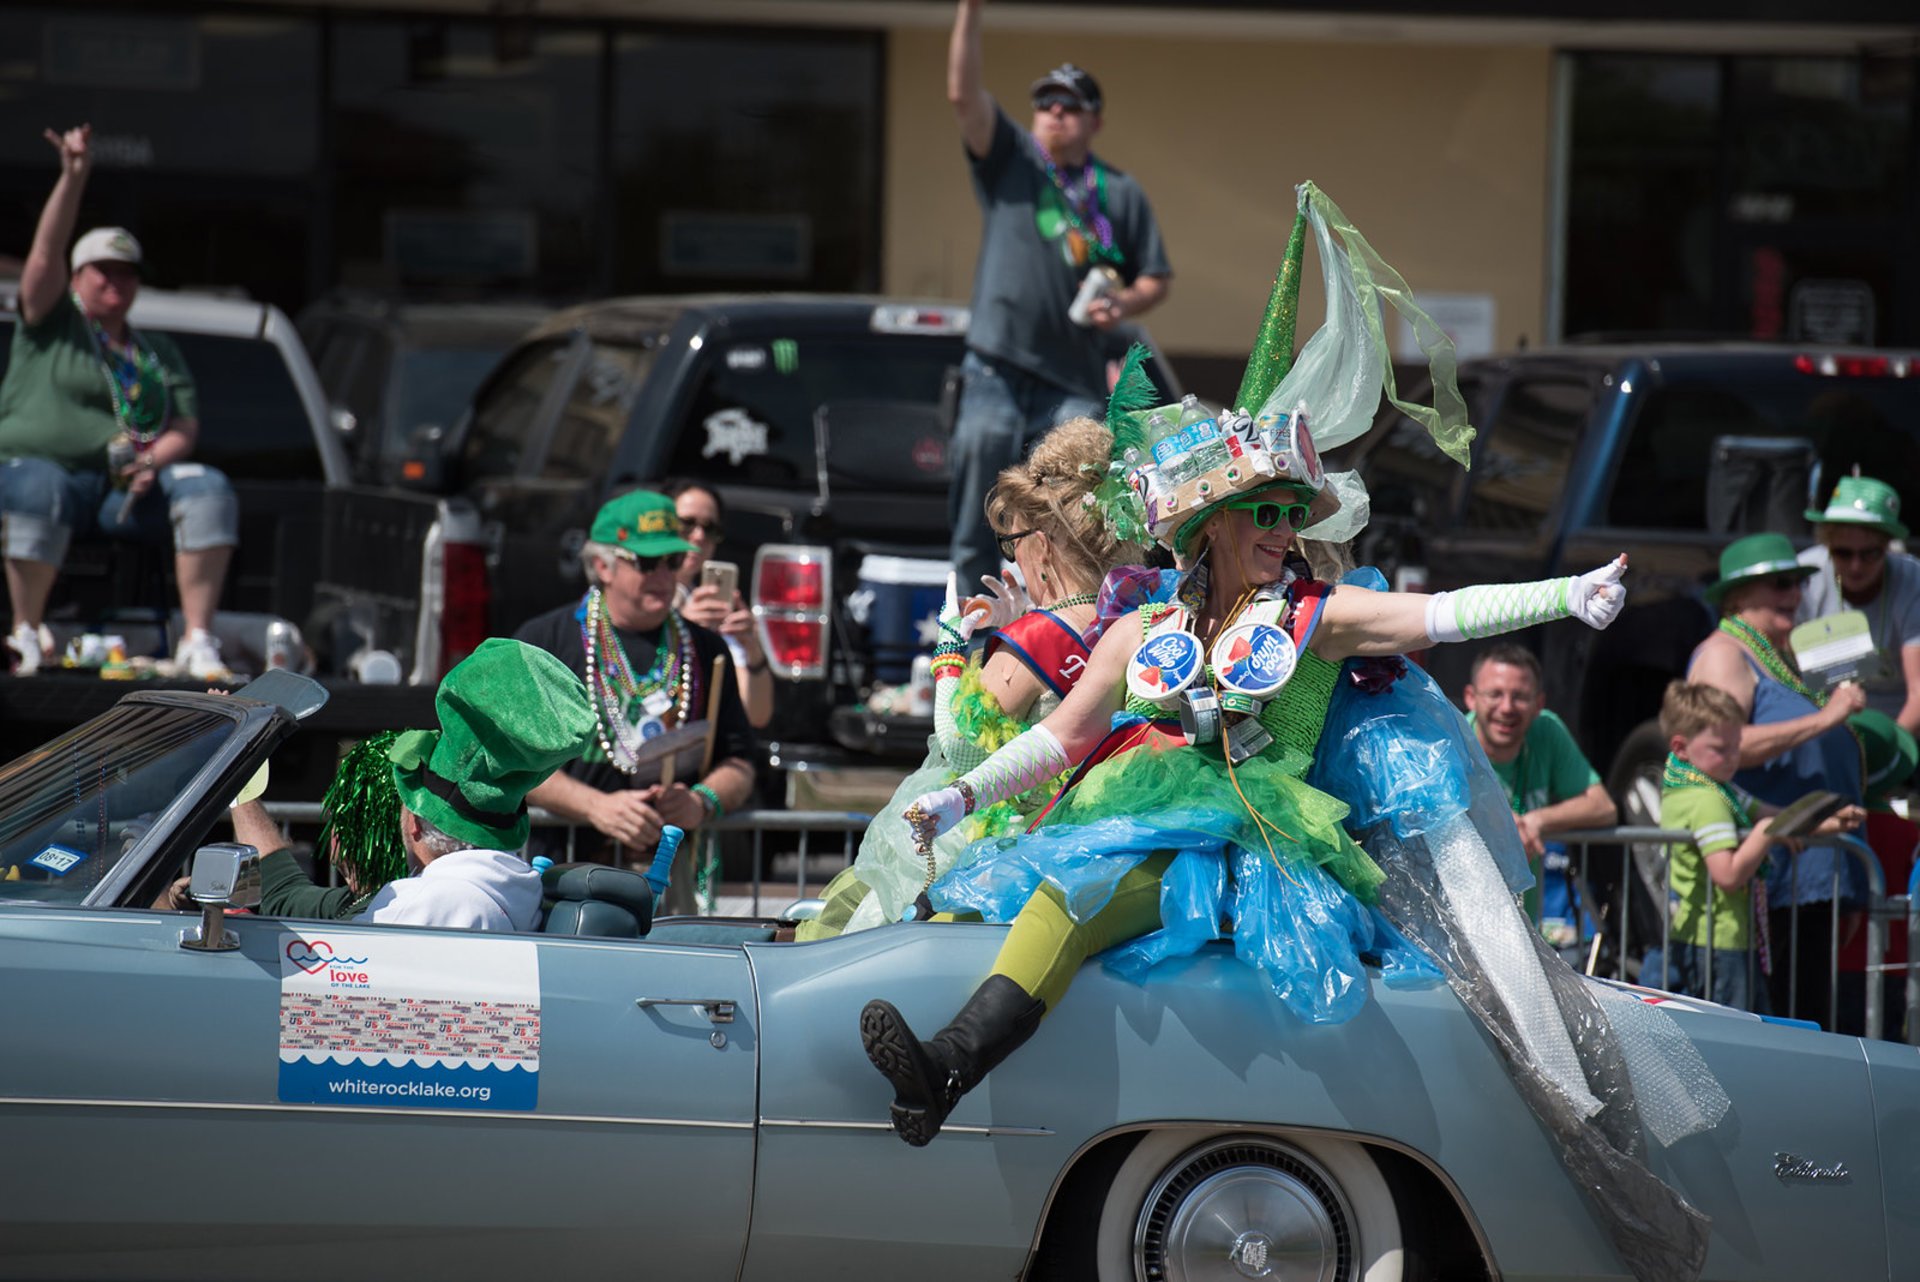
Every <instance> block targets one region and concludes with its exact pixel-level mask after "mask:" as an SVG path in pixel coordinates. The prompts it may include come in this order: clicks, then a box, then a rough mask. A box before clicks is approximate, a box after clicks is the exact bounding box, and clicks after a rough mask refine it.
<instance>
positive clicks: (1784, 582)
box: [1767, 574, 1807, 592]
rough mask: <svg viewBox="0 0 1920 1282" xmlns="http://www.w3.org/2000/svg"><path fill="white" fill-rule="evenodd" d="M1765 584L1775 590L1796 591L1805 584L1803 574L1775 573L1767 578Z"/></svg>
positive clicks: (1805, 580) (1805, 579)
mask: <svg viewBox="0 0 1920 1282" xmlns="http://www.w3.org/2000/svg"><path fill="white" fill-rule="evenodd" d="M1767 586H1768V587H1770V588H1772V589H1773V590H1774V591H1775V592H1798V591H1799V590H1800V589H1801V588H1804V587H1806V586H1807V576H1806V575H1804V574H1776V575H1774V576H1773V577H1772V578H1770V579H1768V580H1767Z"/></svg>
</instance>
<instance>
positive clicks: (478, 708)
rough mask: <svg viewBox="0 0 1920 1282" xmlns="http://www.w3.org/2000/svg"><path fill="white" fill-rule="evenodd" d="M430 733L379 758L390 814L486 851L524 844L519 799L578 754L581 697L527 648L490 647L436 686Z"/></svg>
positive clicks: (584, 739) (406, 738) (583, 723)
mask: <svg viewBox="0 0 1920 1282" xmlns="http://www.w3.org/2000/svg"><path fill="white" fill-rule="evenodd" d="M433 707H434V711H435V712H436V713H438V714H439V717H440V728H439V729H438V730H409V731H407V732H405V733H404V734H402V735H401V736H400V737H399V738H398V739H396V740H394V743H393V747H392V748H391V749H389V750H388V752H387V759H388V760H389V761H391V762H392V763H393V781H394V784H395V785H396V786H397V787H398V788H399V790H400V804H401V805H403V806H405V807H406V808H407V809H408V810H411V811H413V813H414V814H416V815H419V816H420V817H421V818H422V819H424V820H426V821H427V822H428V823H430V824H432V825H433V826H434V827H436V828H438V829H439V830H440V831H441V832H444V833H446V834H447V835H448V836H449V837H456V838H459V839H460V840H462V841H471V842H472V843H473V844H474V845H475V846H477V847H480V848H483V849H486V850H518V849H520V847H522V846H524V845H526V843H527V833H528V831H529V828H530V825H529V823H528V821H527V793H529V792H530V791H532V790H533V789H534V788H536V787H538V786H539V785H540V784H541V783H543V782H545V781H546V779H547V777H548V776H549V775H551V774H552V773H553V772H554V771H555V770H558V769H559V768H560V767H561V766H564V765H566V764H567V763H568V762H569V761H573V760H576V759H577V758H578V757H579V756H580V754H581V753H582V752H584V751H586V748H587V744H588V743H589V742H590V741H591V740H592V738H593V706H592V705H591V704H590V703H588V702H587V688H586V686H584V685H582V684H581V682H580V678H579V677H577V676H575V675H574V674H573V672H572V670H571V669H569V668H568V667H567V665H566V664H564V663H562V662H560V660H558V659H556V658H554V657H553V656H552V655H551V654H548V653H547V652H546V651H545V650H542V649H539V648H538V647H536V646H530V645H527V644H526V643H525V642H522V641H509V640H507V639H506V638H505V637H490V638H488V639H487V640H485V641H482V642H481V643H480V648H479V649H477V650H475V651H474V652H473V653H472V654H470V655H468V656H467V657H466V658H465V659H464V660H462V661H461V662H460V663H459V664H458V665H457V666H456V667H455V668H454V669H453V671H451V672H449V673H447V675H446V676H445V677H443V678H441V680H440V690H439V692H438V693H437V694H435V695H434V697H433Z"/></svg>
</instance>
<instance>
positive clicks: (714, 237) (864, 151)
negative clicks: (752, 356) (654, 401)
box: [612, 30, 880, 293]
mask: <svg viewBox="0 0 1920 1282" xmlns="http://www.w3.org/2000/svg"><path fill="white" fill-rule="evenodd" d="M614 86H615V92H614V109H613V137H612V153H613V169H614V173H613V181H614V221H615V223H616V225H617V226H618V228H619V234H618V235H617V236H616V237H615V238H614V244H613V254H614V257H613V263H614V282H613V283H614V286H615V288H616V290H617V291H618V292H621V293H632V292H640V293H656V292H682V291H687V290H697V289H752V288H769V287H773V288H788V289H833V290H866V289H873V288H875V287H876V286H877V283H878V264H879V257H880V254H879V239H880V237H879V229H878V226H877V206H878V190H879V176H878V170H879V152H880V142H879V129H880V42H879V40H878V39H877V38H875V37H873V36H870V35H865V34H856V33H817V32H777V31H743V30H734V31H730V32H728V33H726V34H725V35H724V36H722V35H717V34H701V33H684V32H674V31H663V32H661V33H658V34H646V35H641V34H629V35H622V36H620V37H619V38H618V39H617V40H616V42H615V45H614Z"/></svg>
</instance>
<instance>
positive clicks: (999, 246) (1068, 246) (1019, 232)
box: [967, 107, 1173, 400]
mask: <svg viewBox="0 0 1920 1282" xmlns="http://www.w3.org/2000/svg"><path fill="white" fill-rule="evenodd" d="M967 159H968V161H969V163H970V165H971V167H972V170H973V189H974V194H975V195H976V196H978V198H979V200H980V212H981V215H982V218H983V221H984V225H983V228H982V231H981V236H980V263H979V267H978V268H977V269H976V270H975V272H974V277H973V320H972V322H971V323H970V324H969V326H968V331H967V346H969V347H971V348H973V349H974V350H975V351H977V352H979V353H981V354H982V355H985V356H991V357H993V358H995V359H996V360H1001V361H1005V362H1006V363H1007V364H1009V365H1013V366H1017V367H1018V368H1020V369H1023V370H1025V371H1027V372H1028V373H1030V374H1033V375H1035V376H1037V377H1039V378H1043V379H1046V380H1047V381H1048V382H1050V383H1054V384H1057V385H1058V386H1060V387H1062V388H1065V389H1067V390H1068V391H1072V392H1078V393H1080V394H1081V395H1083V396H1089V397H1092V398H1094V399H1096V400H1104V399H1105V398H1106V395H1107V376H1106V360H1107V355H1108V347H1109V340H1108V338H1107V336H1106V335H1105V334H1104V333H1102V332H1101V331H1100V330H1098V329H1091V328H1083V327H1081V326H1079V325H1075V324H1074V323H1073V322H1072V321H1070V320H1068V319H1067V309H1068V308H1069V307H1071V306H1072V305H1073V296H1074V294H1076V293H1077V292H1078V291H1079V289H1080V281H1081V278H1082V277H1084V276H1085V275H1086V274H1087V269H1088V268H1090V267H1092V266H1093V265H1094V264H1095V263H1097V262H1102V261H1106V262H1110V263H1111V264H1112V266H1113V267H1114V268H1115V270H1117V271H1118V272H1119V273H1120V276H1121V279H1123V280H1125V281H1126V282H1127V283H1128V284H1132V283H1133V281H1134V280H1135V279H1137V278H1138V277H1141V276H1170V275H1172V274H1173V269H1172V268H1170V267H1168V266H1167V255H1166V251H1165V250H1164V249H1163V248H1162V247H1161V245H1160V228H1159V226H1158V225H1157V224H1156V223H1155V222H1154V221H1153V210H1152V209H1151V208H1149V207H1148V205H1147V197H1146V194H1145V193H1144V192H1142V191H1141V190H1140V184H1138V183H1136V182H1134V181H1133V179H1131V178H1129V177H1127V176H1126V175H1125V174H1123V173H1121V172H1120V171H1118V170H1116V169H1113V168H1112V167H1110V166H1109V165H1108V164H1107V163H1106V162H1105V161H1103V160H1101V159H1099V158H1098V157H1097V156H1096V157H1090V158H1089V160H1088V163H1087V166H1086V168H1085V169H1084V170H1076V171H1071V172H1069V171H1065V170H1062V171H1061V178H1062V181H1063V182H1064V183H1065V184H1066V185H1067V186H1068V187H1069V188H1070V189H1071V190H1072V191H1073V192H1074V193H1076V194H1078V193H1081V192H1084V191H1085V190H1086V188H1087V184H1088V183H1089V181H1091V183H1092V185H1093V191H1094V195H1093V205H1094V207H1095V208H1097V209H1098V210H1099V212H1100V213H1101V214H1102V215H1103V216H1104V217H1105V219H1106V221H1107V222H1108V223H1109V224H1110V225H1111V227H1112V250H1111V252H1110V253H1106V254H1103V252H1102V250H1101V248H1100V247H1099V246H1098V245H1097V244H1096V243H1094V238H1089V237H1087V236H1085V235H1082V234H1081V231H1080V229H1079V228H1076V227H1075V226H1074V220H1073V219H1072V218H1069V217H1068V211H1069V202H1068V200H1067V199H1066V197H1064V196H1063V195H1062V194H1061V190H1060V187H1059V186H1058V185H1056V184H1055V182H1054V180H1053V178H1052V177H1050V176H1049V175H1048V173H1047V166H1046V163H1045V161H1044V160H1043V158H1042V156H1041V153H1040V149H1039V147H1038V146H1037V145H1036V144H1035V143H1034V141H1033V139H1032V138H1031V137H1030V136H1029V135H1028V134H1027V133H1025V132H1024V131H1023V130H1021V129H1020V128H1019V127H1018V126H1016V125H1015V124H1014V123H1013V121H1011V120H1009V119H1008V118H1007V113H1006V112H1004V111H1001V110H1000V109H999V108H998V107H996V108H995V109H994V122H993V142H992V143H991V144H990V145H989V146H988V147H987V154H986V155H985V156H983V157H979V158H975V157H974V156H973V155H972V153H968V156H967ZM1079 221H1080V223H1081V226H1082V227H1085V226H1087V225H1088V223H1089V219H1087V218H1080V219H1079ZM1092 230H1094V232H1095V237H1096V238H1097V235H1098V224H1097V223H1094V224H1093V227H1092ZM1116 258H1117V261H1115V259H1116Z"/></svg>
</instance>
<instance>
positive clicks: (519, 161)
mask: <svg viewBox="0 0 1920 1282" xmlns="http://www.w3.org/2000/svg"><path fill="white" fill-rule="evenodd" d="M601 48H602V39H601V36H600V34H599V32H598V31H597V30H596V29H593V28H589V27H548V26H541V27H537V28H536V27H532V26H529V25H527V24H525V23H516V22H504V23H493V22H487V21H465V20H459V21H456V20H452V19H440V18H420V19H411V20H406V21H381V20H367V21H360V20H351V21H340V22H337V23H336V24H335V25H334V44H333V85H332V93H331V101H330V107H331V112H332V117H331V122H332V128H333V139H332V146H331V150H332V153H333V159H334V174H335V179H334V189H335V198H334V210H335V247H336V258H337V274H338V279H339V281H340V283H342V284H345V285H348V286H354V287H359V288H364V289H375V290H394V291H397V290H419V289H435V290H444V289H449V288H452V289H480V288H487V289H499V288H506V289H512V290H516V291H530V292H535V293H560V292H565V293H578V292H580V291H581V289H582V288H583V287H584V286H585V285H586V283H587V282H588V281H589V280H590V279H591V278H592V273H593V268H594V259H595V255H594V235H595V230H594V193H595V190H596V183H595V155H596V139H597V137H598V133H599V121H600V116H601V109H600V64H601Z"/></svg>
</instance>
